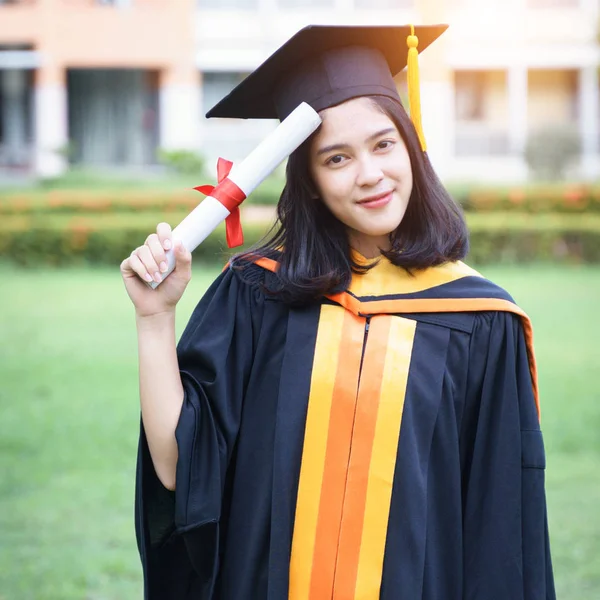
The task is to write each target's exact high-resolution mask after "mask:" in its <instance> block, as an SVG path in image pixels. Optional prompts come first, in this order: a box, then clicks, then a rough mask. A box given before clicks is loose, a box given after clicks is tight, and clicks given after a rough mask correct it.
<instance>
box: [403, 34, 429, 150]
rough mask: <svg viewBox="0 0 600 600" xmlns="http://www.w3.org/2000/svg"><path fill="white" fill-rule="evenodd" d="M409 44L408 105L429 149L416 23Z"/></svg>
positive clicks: (422, 146)
mask: <svg viewBox="0 0 600 600" xmlns="http://www.w3.org/2000/svg"><path fill="white" fill-rule="evenodd" d="M406 43H407V45H408V105H409V111H410V118H411V120H412V122H413V125H414V126H415V129H416V130H417V135H418V136H419V141H420V142H421V149H422V150H423V152H425V151H426V150H427V144H426V143H425V136H424V135H423V124H422V122H421V92H420V84H419V51H418V50H417V48H418V46H419V38H418V37H417V36H416V35H415V27H414V25H411V26H410V35H409V36H408V37H407V38H406Z"/></svg>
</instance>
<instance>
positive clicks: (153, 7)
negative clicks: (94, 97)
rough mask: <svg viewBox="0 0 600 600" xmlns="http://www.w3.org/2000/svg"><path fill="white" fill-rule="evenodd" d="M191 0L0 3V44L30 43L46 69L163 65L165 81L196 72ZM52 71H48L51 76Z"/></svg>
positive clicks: (188, 78)
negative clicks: (120, 4)
mask: <svg viewBox="0 0 600 600" xmlns="http://www.w3.org/2000/svg"><path fill="white" fill-rule="evenodd" d="M194 17H195V1H194V0H131V7H129V8H117V7H113V6H98V5H95V3H94V1H93V0H30V1H29V2H26V3H24V4H23V5H20V6H19V5H17V6H14V5H8V6H0V44H10V43H20V44H23V43H28V44H32V45H33V46H34V48H35V49H36V50H38V51H39V52H40V54H41V57H42V61H43V63H44V65H45V66H44V69H46V68H47V69H50V70H53V71H55V72H56V71H58V72H60V71H61V70H63V69H64V68H69V67H79V68H107V67H112V68H143V69H161V70H165V71H166V72H167V73H168V74H169V75H168V77H167V80H168V82H169V83H190V82H191V80H192V79H193V78H195V77H197V75H196V73H195V71H196V69H195V66H194V56H195V31H194V28H195V23H196V21H195V18H194ZM52 78H54V77H51V79H52Z"/></svg>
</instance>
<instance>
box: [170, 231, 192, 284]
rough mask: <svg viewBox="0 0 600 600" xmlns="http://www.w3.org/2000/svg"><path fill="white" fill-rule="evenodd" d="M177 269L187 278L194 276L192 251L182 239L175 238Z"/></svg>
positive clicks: (178, 272) (179, 273)
mask: <svg viewBox="0 0 600 600" xmlns="http://www.w3.org/2000/svg"><path fill="white" fill-rule="evenodd" d="M174 251H175V270H176V271H177V274H178V275H180V276H182V277H183V278H185V279H188V280H189V279H190V278H191V276H192V253H191V252H190V251H189V250H187V249H186V247H185V246H184V245H183V242H182V241H181V240H175V242H174Z"/></svg>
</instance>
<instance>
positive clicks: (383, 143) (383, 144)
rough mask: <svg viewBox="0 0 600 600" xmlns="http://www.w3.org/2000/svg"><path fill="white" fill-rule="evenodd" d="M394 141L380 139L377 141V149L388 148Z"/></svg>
mask: <svg viewBox="0 0 600 600" xmlns="http://www.w3.org/2000/svg"><path fill="white" fill-rule="evenodd" d="M395 143H396V142H395V141H394V140H381V141H380V142H378V143H377V149H379V150H388V149H389V148H391V147H392V146H393V145H394V144H395Z"/></svg>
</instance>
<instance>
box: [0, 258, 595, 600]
mask: <svg viewBox="0 0 600 600" xmlns="http://www.w3.org/2000/svg"><path fill="white" fill-rule="evenodd" d="M483 271H484V274H485V275H487V276H488V277H490V278H492V279H494V280H495V281H497V282H498V283H500V284H501V285H504V286H505V287H507V288H508V289H509V290H510V292H511V293H512V294H513V296H514V297H515V299H516V300H517V301H518V303H519V304H520V305H521V306H522V307H523V308H524V309H525V310H526V311H527V312H528V313H529V314H530V316H531V318H532V319H533V323H534V330H535V340H536V350H537V358H538V362H539V367H540V387H541V396H542V411H543V423H542V424H543V429H544V432H545V441H546V447H547V451H548V472H547V481H548V488H547V489H548V501H549V511H550V525H551V535H552V545H553V547H552V551H553V558H554V563H555V572H556V581H557V586H558V590H557V591H558V597H559V598H560V599H561V600H595V599H597V598H599V597H600V510H598V506H599V505H600V477H599V467H600V435H599V434H598V432H599V431H600V377H599V376H598V368H599V367H600V344H598V340H599V339H600V319H598V316H597V299H598V298H600V268H598V267H586V268H583V267H582V268H572V269H558V268H551V267H531V268H529V267H520V268H485V269H483ZM215 274H216V270H207V271H205V272H202V271H196V272H195V274H194V278H193V279H192V283H191V284H190V288H189V289H188V291H187V292H186V295H185V296H184V299H183V300H182V305H181V309H180V315H179V320H178V329H179V331H181V329H182V328H183V326H184V325H185V321H186V320H187V317H188V315H189V313H190V312H191V310H192V308H193V306H194V305H195V303H196V301H197V299H198V298H199V297H200V295H201V294H202V291H203V290H204V288H205V287H206V285H207V284H208V282H209V281H210V280H212V278H213V277H214V276H215ZM0 281H1V284H0V290H1V292H2V293H1V296H2V300H3V302H2V311H1V314H0V339H2V342H3V343H2V347H1V349H0V381H1V382H2V383H1V385H0V474H1V475H0V600H122V599H128V600H129V599H135V598H141V582H140V568H139V561H138V557H137V549H136V547H135V536H134V530H133V481H134V469H135V454H136V444H137V427H138V419H139V409H138V399H137V373H136V360H137V359H136V342H135V330H134V322H133V310H132V308H131V306H130V304H129V301H128V299H127V297H126V294H125V291H124V289H123V286H122V283H121V280H120V276H119V273H118V270H116V269H114V270H108V269H104V270H98V271H92V270H83V269H72V270H57V271H47V270H28V271H21V270H17V269H16V268H14V267H10V266H6V265H4V266H0Z"/></svg>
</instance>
